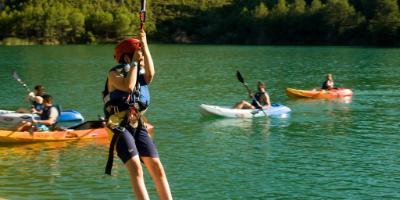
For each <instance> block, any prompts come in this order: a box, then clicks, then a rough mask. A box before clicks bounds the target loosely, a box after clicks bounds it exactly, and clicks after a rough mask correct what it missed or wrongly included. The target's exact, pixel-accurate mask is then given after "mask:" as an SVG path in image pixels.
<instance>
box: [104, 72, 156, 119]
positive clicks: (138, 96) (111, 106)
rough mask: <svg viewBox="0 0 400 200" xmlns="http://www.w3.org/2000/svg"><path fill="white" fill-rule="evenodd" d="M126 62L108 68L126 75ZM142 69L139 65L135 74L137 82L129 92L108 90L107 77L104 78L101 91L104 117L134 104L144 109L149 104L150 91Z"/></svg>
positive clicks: (139, 108)
mask: <svg viewBox="0 0 400 200" xmlns="http://www.w3.org/2000/svg"><path fill="white" fill-rule="evenodd" d="M126 65H127V64H119V65H117V66H115V67H113V68H111V69H110V70H109V72H111V71H115V72H117V73H119V74H120V75H121V76H123V77H126V76H127V75H128V70H125V68H126ZM144 73H145V71H144V69H143V68H141V67H139V68H138V74H137V77H138V78H137V82H136V86H135V89H133V91H131V92H125V91H121V90H117V89H116V90H114V91H112V92H109V91H108V79H107V80H106V83H105V86H104V91H103V102H104V114H105V116H106V118H108V117H109V116H110V115H112V114H113V113H115V112H121V111H124V110H127V109H129V107H131V106H132V105H134V104H137V105H138V110H139V111H143V110H145V109H146V108H147V107H148V106H149V104H150V92H149V88H148V84H147V82H146V81H145V79H144Z"/></svg>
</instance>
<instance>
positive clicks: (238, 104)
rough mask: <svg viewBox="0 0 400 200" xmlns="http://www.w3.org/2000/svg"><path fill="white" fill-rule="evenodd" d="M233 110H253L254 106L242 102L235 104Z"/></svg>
mask: <svg viewBox="0 0 400 200" xmlns="http://www.w3.org/2000/svg"><path fill="white" fill-rule="evenodd" d="M233 108H236V109H253V108H254V106H253V105H251V104H250V103H249V102H247V101H245V100H242V101H241V102H239V103H237V104H236V105H235V106H233Z"/></svg>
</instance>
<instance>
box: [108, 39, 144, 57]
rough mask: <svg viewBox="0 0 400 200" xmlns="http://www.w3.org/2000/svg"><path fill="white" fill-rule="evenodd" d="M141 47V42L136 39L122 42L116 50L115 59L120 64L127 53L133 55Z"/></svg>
mask: <svg viewBox="0 0 400 200" xmlns="http://www.w3.org/2000/svg"><path fill="white" fill-rule="evenodd" d="M141 47H142V45H141V43H140V40H138V39H136V38H129V39H125V40H122V41H121V42H119V43H118V44H117V46H116V47H115V49H114V59H115V60H116V61H117V62H118V61H119V60H120V59H121V56H122V55H124V54H125V53H127V54H133V53H135V51H136V50H140V49H141Z"/></svg>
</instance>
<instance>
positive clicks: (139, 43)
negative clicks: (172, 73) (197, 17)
mask: <svg viewBox="0 0 400 200" xmlns="http://www.w3.org/2000/svg"><path fill="white" fill-rule="evenodd" d="M114 58H115V60H116V61H117V62H118V64H117V65H116V66H114V67H113V68H111V69H110V70H109V72H108V77H107V81H106V84H105V88H104V91H103V101H104V112H105V117H106V121H107V127H108V129H109V130H111V131H112V133H113V137H112V140H111V142H110V148H109V157H108V161H107V165H106V174H111V168H112V165H113V155H114V148H115V149H116V150H117V155H118V157H119V158H120V159H121V160H122V162H123V163H124V165H125V168H126V169H127V170H128V172H129V175H130V182H131V185H132V190H133V192H134V193H135V195H136V198H137V199H149V195H148V193H147V189H146V186H145V183H144V177H143V170H142V165H141V161H142V162H143V164H144V165H145V166H146V167H147V169H148V171H149V173H150V175H151V177H152V179H153V181H154V183H155V186H156V190H157V192H158V195H159V198H160V199H172V195H171V191H170V187H169V184H168V180H167V176H166V173H165V171H164V168H163V165H162V163H161V161H160V158H159V155H158V152H157V149H156V146H155V144H154V142H153V140H152V139H151V137H150V136H149V134H148V132H147V130H146V125H145V124H144V122H143V114H144V112H145V110H146V109H147V107H148V106H149V104H150V93H149V88H148V85H149V84H150V82H151V81H152V79H153V77H154V73H155V70H154V65H153V59H152V57H151V54H150V50H149V48H148V45H147V39H146V34H145V32H144V31H143V30H140V32H139V40H138V39H135V38H129V39H125V40H123V41H121V42H120V43H118V44H117V46H116V47H115V54H114Z"/></svg>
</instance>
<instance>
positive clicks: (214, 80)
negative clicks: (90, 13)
mask: <svg viewBox="0 0 400 200" xmlns="http://www.w3.org/2000/svg"><path fill="white" fill-rule="evenodd" d="M150 48H151V51H152V55H153V58H154V62H155V65H156V77H155V79H154V82H153V83H152V84H151V94H152V103H151V107H150V108H149V110H148V112H147V113H146V114H147V117H148V118H149V119H150V121H151V122H152V124H153V125H154V126H155V130H154V140H155V143H156V145H157V147H158V150H159V153H160V156H161V160H162V162H163V164H164V166H165V169H166V172H167V176H168V179H169V183H170V186H171V190H172V192H173V196H174V198H175V199H399V198H400V168H399V166H400V157H399V155H400V154H399V153H400V145H399V141H400V134H399V128H400V126H399V124H400V123H399V116H400V104H399V101H400V87H399V84H400V82H399V78H400V56H399V55H400V49H390V48H387V49H380V48H358V47H290V46H285V47H274V46H208V45H151V46H150ZM112 51H113V46H111V45H97V46H96V45H95V46H73V45H71V46H16V47H6V46H0V81H1V84H0V103H1V107H0V109H16V108H18V107H21V106H28V104H27V102H25V101H24V100H23V99H24V96H25V95H26V92H25V91H24V89H23V88H22V87H21V86H20V85H19V84H18V83H17V82H16V81H15V80H13V79H12V77H11V73H12V71H13V70H17V72H18V73H19V75H20V76H21V78H22V79H23V80H24V81H25V82H26V83H27V84H28V85H29V86H30V87H33V86H34V85H36V84H43V85H44V86H45V88H46V91H47V92H48V93H49V94H52V95H53V97H54V98H55V101H56V103H57V104H60V105H62V107H63V108H64V109H75V110H78V111H79V112H81V113H82V114H83V115H84V116H85V118H86V119H87V120H91V119H97V117H98V115H102V101H101V95H100V93H101V91H102V89H103V87H104V81H105V77H106V74H107V71H108V69H109V68H110V67H112V66H113V65H114V63H113V60H112V53H113V52H112ZM236 70H240V71H241V73H242V75H243V76H244V78H245V80H246V81H247V82H248V83H249V85H250V87H251V88H254V89H255V86H256V82H257V81H258V80H261V81H264V82H265V83H266V85H267V91H268V92H269V94H270V97H271V100H272V102H274V103H281V104H284V105H286V106H288V107H290V108H291V109H292V113H291V115H290V116H289V117H288V118H257V119H252V120H249V119H219V118H204V117H202V116H201V115H200V113H199V109H198V107H199V105H200V104H202V103H207V104H214V105H233V104H234V103H235V102H237V101H239V100H241V99H245V98H246V95H247V94H246V90H245V89H244V87H243V86H242V85H241V83H240V82H239V81H238V80H237V79H236V77H235V73H236ZM327 73H333V75H334V79H335V83H336V86H338V87H347V88H352V89H353V92H354V96H353V98H352V99H351V100H347V101H340V100H332V101H326V100H312V101H310V100H290V99H288V98H287V96H286V94H285V92H284V89H285V88H286V87H293V88H299V89H311V88H317V87H320V85H321V82H322V81H323V80H324V77H325V75H326V74H327ZM107 145H108V141H107V140H94V141H79V142H59V143H43V144H27V145H12V146H10V145H1V146H0V199H1V198H5V199H131V198H133V194H132V192H131V187H130V184H129V178H128V174H127V172H126V170H125V168H124V167H123V165H122V163H121V162H119V161H118V160H117V162H115V164H114V170H113V175H112V176H107V175H104V173H103V172H104V166H105V163H106V158H107V148H108V146H107ZM145 176H146V183H147V187H148V188H149V193H150V196H151V198H152V199H157V198H158V197H157V194H156V192H155V188H154V186H153V183H152V181H151V179H150V178H149V175H148V174H147V173H146V174H145Z"/></svg>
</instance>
